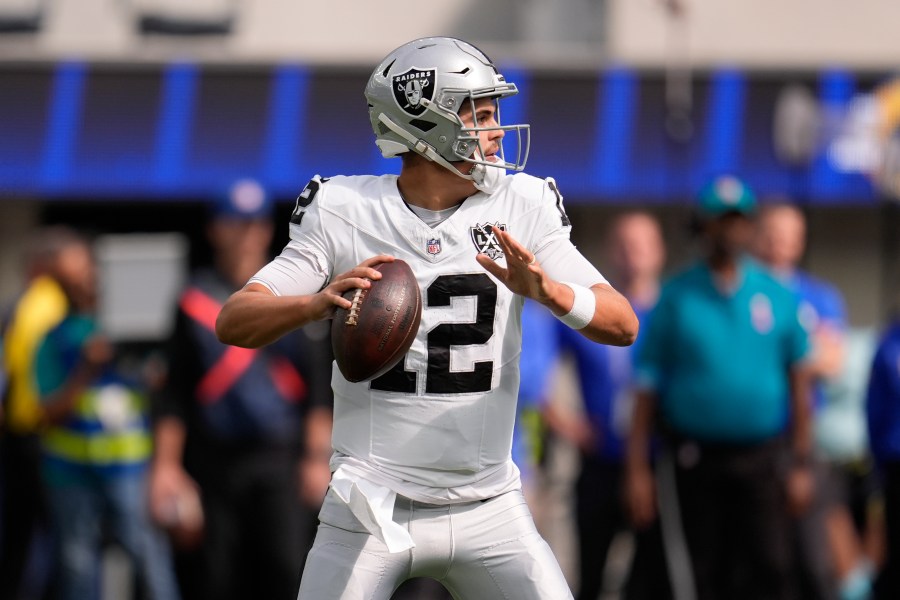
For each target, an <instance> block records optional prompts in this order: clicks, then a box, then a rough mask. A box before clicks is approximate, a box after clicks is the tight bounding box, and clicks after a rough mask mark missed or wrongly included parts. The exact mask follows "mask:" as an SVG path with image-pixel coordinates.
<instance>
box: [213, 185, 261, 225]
mask: <svg viewBox="0 0 900 600" xmlns="http://www.w3.org/2000/svg"><path fill="white" fill-rule="evenodd" d="M211 209H212V211H211V212H212V216H213V217H214V218H221V219H266V218H269V217H271V216H272V201H271V199H270V198H269V195H268V194H267V193H266V191H265V190H264V189H263V187H262V186H261V185H260V184H259V182H257V181H255V180H253V179H241V180H239V181H236V182H234V183H233V184H232V185H231V187H229V188H228V191H227V192H226V193H224V194H222V195H221V196H220V197H218V198H216V200H215V202H213V204H212V207H211Z"/></svg>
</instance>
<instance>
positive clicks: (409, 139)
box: [378, 113, 484, 182]
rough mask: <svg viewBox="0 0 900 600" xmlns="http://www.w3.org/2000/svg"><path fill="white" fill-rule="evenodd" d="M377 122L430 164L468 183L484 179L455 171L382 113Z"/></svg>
mask: <svg viewBox="0 0 900 600" xmlns="http://www.w3.org/2000/svg"><path fill="white" fill-rule="evenodd" d="M378 120H379V121H381V122H382V123H384V126H385V127H387V128H388V129H390V130H391V131H393V132H394V133H396V134H397V135H399V136H400V137H402V138H403V139H404V140H406V141H407V142H409V143H410V145H411V146H412V149H413V150H414V151H415V152H416V153H417V154H421V155H422V156H424V157H425V158H427V159H428V160H430V161H432V162H436V163H437V164H439V165H441V166H442V167H444V168H445V169H448V170H450V171H451V172H452V173H453V174H455V175H459V176H460V177H462V178H463V179H468V180H470V181H476V182H477V181H478V180H479V179H483V178H484V177H483V175H482V177H480V178H479V177H478V176H477V174H476V175H474V176H473V175H471V174H468V173H463V172H462V171H460V170H459V169H457V168H456V167H455V166H453V163H451V162H450V161H448V160H447V159H446V158H444V157H443V156H441V155H440V154H438V153H437V150H435V149H434V148H433V147H432V146H431V145H430V144H427V143H425V142H424V141H423V140H420V139H418V138H417V137H416V136H414V135H413V134H411V133H410V132H408V131H406V130H405V129H403V128H402V127H400V126H399V125H397V124H396V123H394V122H393V121H391V119H390V117H388V116H387V115H385V114H384V113H380V114H379V115H378ZM476 166H477V165H476ZM478 170H479V169H472V171H473V172H475V171H478Z"/></svg>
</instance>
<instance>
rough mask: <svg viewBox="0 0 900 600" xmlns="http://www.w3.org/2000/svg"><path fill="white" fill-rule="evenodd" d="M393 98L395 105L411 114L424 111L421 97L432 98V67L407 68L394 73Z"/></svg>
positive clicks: (419, 113) (418, 113)
mask: <svg viewBox="0 0 900 600" xmlns="http://www.w3.org/2000/svg"><path fill="white" fill-rule="evenodd" d="M392 89H393V90H394V100H396V101H397V106H399V107H400V108H402V109H403V110H404V111H406V112H407V113H409V114H411V115H415V116H418V115H421V114H422V113H423V112H425V105H424V104H422V99H423V98H425V99H427V100H431V99H432V98H434V69H416V68H412V69H408V70H406V71H404V72H403V73H401V74H399V75H394V85H393V86H392Z"/></svg>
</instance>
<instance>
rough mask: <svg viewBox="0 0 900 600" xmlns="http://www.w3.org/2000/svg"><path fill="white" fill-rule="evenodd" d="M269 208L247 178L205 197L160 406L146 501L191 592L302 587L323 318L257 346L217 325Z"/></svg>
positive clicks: (325, 360)
mask: <svg viewBox="0 0 900 600" xmlns="http://www.w3.org/2000/svg"><path fill="white" fill-rule="evenodd" d="M272 208H273V206H272V203H271V201H270V199H269V198H268V196H267V194H266V192H265V191H264V190H263V189H262V187H261V186H260V185H259V184H258V183H256V182H255V181H251V180H241V181H238V182H236V183H235V184H234V185H233V186H232V187H231V188H230V189H229V191H228V192H227V194H225V195H224V196H223V197H222V198H221V199H219V200H218V201H217V202H215V203H214V204H213V206H212V213H211V218H210V221H209V224H208V228H207V238H208V241H209V244H210V246H211V247H212V250H213V254H214V256H213V266H212V268H202V269H199V270H198V271H197V272H196V273H194V275H193V276H192V278H191V281H190V283H189V285H188V287H187V289H185V290H184V293H183V294H182V296H181V300H180V303H179V306H178V314H177V319H176V323H175V330H174V333H173V336H172V339H171V341H170V344H169V352H168V364H169V367H168V376H167V383H166V385H165V386H164V389H163V390H162V391H161V393H160V394H159V398H158V401H157V403H156V404H157V406H156V410H155V412H156V423H155V441H156V454H155V457H154V463H153V469H152V480H151V503H152V510H153V514H154V516H155V518H156V519H157V521H158V522H160V523H161V524H162V525H163V526H165V527H167V528H168V529H169V530H170V532H171V534H172V537H173V540H174V542H175V543H176V546H177V547H178V550H179V551H178V553H177V556H176V565H177V569H178V575H179V582H180V584H181V585H182V595H183V596H184V597H185V598H188V599H201V598H210V599H215V600H228V599H229V598H235V599H237V598H290V597H292V596H293V595H294V594H296V590H297V588H298V585H299V579H300V573H301V570H302V567H303V561H304V558H305V554H306V551H307V547H308V545H309V543H310V542H311V539H312V538H311V536H312V534H313V531H314V528H313V527H312V526H313V525H314V519H315V515H316V513H317V508H318V506H319V505H320V504H321V502H322V499H323V498H324V496H325V491H326V489H327V485H328V482H329V479H330V471H329V467H328V461H329V458H330V456H331V391H330V373H331V355H330V344H329V343H328V338H327V333H328V325H327V323H317V324H315V325H314V326H310V327H308V328H305V329H303V330H300V331H297V332H294V333H293V334H291V335H288V336H285V337H284V338H282V339H281V340H279V341H278V342H277V343H275V344H272V345H270V346H267V347H265V348H262V349H259V350H247V349H242V348H235V347H228V346H224V345H222V344H220V343H219V342H218V340H217V339H216V335H215V320H216V317H217V316H218V312H219V309H220V307H221V305H222V303H224V301H225V300H226V299H227V298H228V296H229V295H231V293H233V292H234V291H236V290H238V289H240V288H241V287H243V285H244V284H245V283H246V282H247V280H248V279H250V277H251V276H252V275H254V274H255V273H256V271H257V270H259V268H261V267H262V266H263V265H264V264H266V263H267V262H268V260H269V257H270V244H271V241H272V235H273V223H272V219H271V216H272Z"/></svg>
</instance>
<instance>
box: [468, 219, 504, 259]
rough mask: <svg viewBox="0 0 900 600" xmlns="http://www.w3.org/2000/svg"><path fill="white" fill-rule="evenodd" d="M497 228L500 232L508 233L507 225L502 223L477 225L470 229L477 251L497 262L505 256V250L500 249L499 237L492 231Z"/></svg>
mask: <svg viewBox="0 0 900 600" xmlns="http://www.w3.org/2000/svg"><path fill="white" fill-rule="evenodd" d="M492 226H493V227H496V228H497V229H499V230H500V231H506V225H505V224H501V223H484V224H476V225H475V226H474V227H469V234H470V235H471V236H472V242H474V244H475V249H476V250H478V252H479V253H480V254H487V255H488V257H489V258H490V259H491V260H497V259H499V258H500V257H501V256H503V250H502V249H501V248H500V242H498V241H497V236H496V235H495V234H494V232H493V231H491V227H492Z"/></svg>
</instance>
